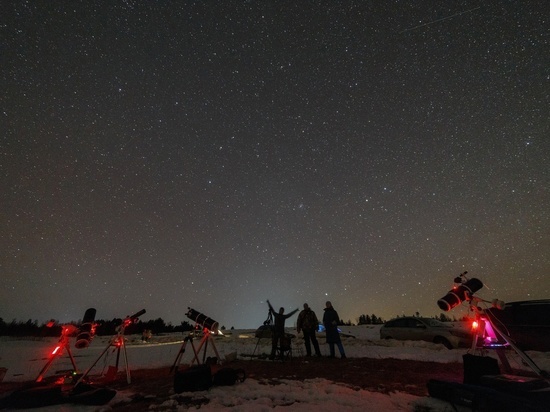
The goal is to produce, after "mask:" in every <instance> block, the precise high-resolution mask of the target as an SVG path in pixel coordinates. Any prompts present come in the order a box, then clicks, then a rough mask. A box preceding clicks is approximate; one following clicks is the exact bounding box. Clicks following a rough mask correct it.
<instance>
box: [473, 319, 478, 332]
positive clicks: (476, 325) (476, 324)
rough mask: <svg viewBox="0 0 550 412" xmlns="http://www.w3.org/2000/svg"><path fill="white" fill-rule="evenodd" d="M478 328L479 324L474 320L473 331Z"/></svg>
mask: <svg viewBox="0 0 550 412" xmlns="http://www.w3.org/2000/svg"><path fill="white" fill-rule="evenodd" d="M477 328H479V323H478V321H477V320H474V321H473V322H472V330H477Z"/></svg>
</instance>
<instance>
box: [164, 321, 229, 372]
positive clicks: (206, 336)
mask: <svg viewBox="0 0 550 412" xmlns="http://www.w3.org/2000/svg"><path fill="white" fill-rule="evenodd" d="M195 329H196V327H195ZM202 332H203V337H202V339H201V341H200V344H199V347H198V348H197V349H195V344H194V343H193V336H192V335H189V336H187V337H186V338H185V339H184V340H183V344H182V345H181V348H180V350H179V352H178V355H177V356H176V359H175V360H174V363H173V364H172V366H171V367H170V373H172V372H173V371H174V370H176V369H177V368H178V366H179V364H180V363H181V358H182V356H183V354H184V353H185V347H186V346H187V342H191V348H193V359H192V360H191V364H190V365H193V363H194V362H195V361H196V362H197V365H200V364H201V362H200V360H199V357H198V355H199V353H200V351H201V349H202V350H203V354H202V363H205V361H206V351H207V349H208V343H210V344H211V345H212V349H213V350H214V353H215V354H216V357H217V358H218V359H219V358H220V355H219V354H218V349H217V348H216V344H215V343H214V338H213V337H212V333H211V332H210V329H208V328H206V327H205V328H204V329H203V330H202Z"/></svg>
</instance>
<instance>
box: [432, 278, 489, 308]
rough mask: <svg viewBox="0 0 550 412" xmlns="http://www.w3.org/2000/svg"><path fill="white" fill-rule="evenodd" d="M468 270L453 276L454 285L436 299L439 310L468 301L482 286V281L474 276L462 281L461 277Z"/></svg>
mask: <svg viewBox="0 0 550 412" xmlns="http://www.w3.org/2000/svg"><path fill="white" fill-rule="evenodd" d="M466 273H468V272H464V273H462V274H461V275H460V276H459V277H457V278H455V283H458V284H459V285H458V286H455V287H454V288H453V289H451V290H450V291H449V292H447V294H446V295H445V296H443V297H442V298H441V299H439V300H438V301H437V306H439V308H440V309H441V310H444V311H445V312H448V311H449V310H451V309H452V308H454V307H456V306H458V305H460V304H461V303H462V302H463V301H470V300H471V298H472V296H473V295H474V293H476V292H477V291H478V290H479V289H481V288H482V287H483V282H482V281H481V280H479V279H476V278H471V279H469V280H467V281H465V282H463V279H462V277H464V275H465V274H466Z"/></svg>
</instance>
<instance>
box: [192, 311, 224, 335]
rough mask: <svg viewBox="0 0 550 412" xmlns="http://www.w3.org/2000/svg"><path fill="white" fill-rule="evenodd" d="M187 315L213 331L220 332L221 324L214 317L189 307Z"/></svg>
mask: <svg viewBox="0 0 550 412" xmlns="http://www.w3.org/2000/svg"><path fill="white" fill-rule="evenodd" d="M185 316H187V317H188V318H189V319H191V320H192V321H194V322H195V323H197V324H198V325H201V326H202V327H203V328H206V329H208V330H209V331H211V332H214V333H218V328H219V326H220V324H219V323H218V322H216V321H215V320H214V319H212V318H209V317H208V316H206V315H204V314H203V313H200V312H198V311H196V310H195V309H191V308H189V307H188V308H187V313H186V314H185Z"/></svg>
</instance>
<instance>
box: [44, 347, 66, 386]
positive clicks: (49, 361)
mask: <svg viewBox="0 0 550 412" xmlns="http://www.w3.org/2000/svg"><path fill="white" fill-rule="evenodd" d="M61 353H63V349H62V348H59V349H58V352H56V353H55V354H53V355H52V357H51V358H50V359H49V360H48V362H46V364H45V365H44V367H43V368H42V370H41V371H40V373H39V374H38V376H37V378H36V379H35V382H42V379H43V378H44V374H45V373H46V372H47V371H48V369H50V366H52V363H53V361H54V360H56V359H57V358H58V357H59V356H60V355H61ZM71 360H72V358H71Z"/></svg>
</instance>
